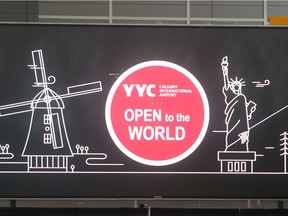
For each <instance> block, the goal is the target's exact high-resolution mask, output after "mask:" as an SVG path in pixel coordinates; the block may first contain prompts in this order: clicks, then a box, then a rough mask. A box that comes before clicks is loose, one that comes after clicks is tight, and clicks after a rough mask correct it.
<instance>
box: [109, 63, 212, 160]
mask: <svg viewBox="0 0 288 216" xmlns="http://www.w3.org/2000/svg"><path fill="white" fill-rule="evenodd" d="M171 64H172V63H171ZM195 80H196V79H194V80H191V79H190V78H189V77H187V75H186V74H184V73H183V72H180V71H179V68H178V67H170V64H168V66H166V64H162V62H161V64H155V63H153V64H152V65H150V66H149V64H148V66H147V65H146V64H145V66H143V67H139V68H136V69H135V70H133V72H131V71H130V72H129V74H128V75H126V76H125V77H124V78H123V79H122V80H121V81H120V82H118V83H117V86H116V88H114V92H113V95H112V96H111V101H110V104H109V106H110V110H109V111H108V115H109V118H110V123H111V128H112V130H113V133H114V137H115V136H116V139H117V142H120V145H121V150H123V149H124V150H125V152H126V153H127V152H128V153H129V155H135V156H136V158H141V159H143V160H144V161H146V160H147V161H155V162H156V164H157V162H159V161H169V160H173V159H174V158H177V157H179V156H180V155H183V154H185V152H187V151H190V152H189V154H191V153H192V151H191V148H193V151H194V150H195V148H197V146H198V145H199V144H200V143H199V142H201V140H200V141H199V140H198V139H199V136H200V134H202V135H201V136H202V138H203V137H204V135H203V133H204V134H205V132H206V129H207V125H208V123H207V122H208V120H207V107H205V106H208V102H207V103H206V100H205V99H206V98H204V100H203V92H204V91H201V90H202V89H200V91H199V83H198V81H197V80H196V83H195ZM204 94H205V93H204ZM205 97H206V95H205ZM106 117H107V116H106ZM205 122H206V123H207V124H206V126H204V125H205ZM203 128H204V130H205V132H203ZM202 138H201V139H202ZM195 143H196V144H195ZM193 145H197V146H194V147H193ZM118 147H119V145H118ZM130 153H131V154H130ZM129 155H128V156H129ZM186 156H187V155H185V157H186ZM140 162H142V161H140ZM144 163H145V162H144ZM164 164H165V163H164ZM150 165H153V162H152V163H150Z"/></svg>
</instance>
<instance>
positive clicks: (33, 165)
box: [0, 50, 106, 172]
mask: <svg viewBox="0 0 288 216" xmlns="http://www.w3.org/2000/svg"><path fill="white" fill-rule="evenodd" d="M32 60H33V64H32V65H28V67H29V68H30V69H32V70H33V71H34V75H35V82H34V84H33V85H32V87H37V88H41V90H40V92H39V93H38V94H36V96H35V97H34V98H33V99H32V100H28V101H23V102H18V103H12V104H7V105H2V106H0V117H4V116H11V115H16V114H21V113H26V112H31V119H30V125H29V130H28V134H27V137H26V141H25V145H24V149H23V152H22V155H21V157H27V168H28V170H27V171H28V172H30V171H43V170H45V171H48V172H49V171H53V172H55V171H64V172H67V171H68V158H69V157H74V153H73V151H72V148H71V145H70V141H69V138H68V134H67V130H66V125H65V120H64V113H63V110H64V109H65V105H64V102H63V99H65V98H70V97H76V96H82V95H87V94H92V93H96V92H101V91H102V83H101V81H97V82H89V83H84V84H80V85H74V86H69V87H67V93H65V94H62V95H58V94H57V93H56V92H55V91H53V90H52V89H51V88H50V85H52V84H54V83H55V82H56V78H55V77H54V76H49V77H47V76H46V71H45V65H44V60H43V53H42V50H34V51H32ZM98 154H99V156H100V157H102V158H104V159H105V158H106V157H104V156H105V154H104V153H98ZM11 163H13V162H11Z"/></svg>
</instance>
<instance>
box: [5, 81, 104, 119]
mask: <svg viewBox="0 0 288 216" xmlns="http://www.w3.org/2000/svg"><path fill="white" fill-rule="evenodd" d="M67 91H68V93H66V94H62V95H59V97H60V98H61V99H64V98H69V97H76V96H81V95H86V94H92V93H96V92H101V91H102V83H101V81H96V82H90V83H84V84H80V85H74V86H69V87H68V88H67ZM51 100H54V99H53V98H51ZM38 102H44V100H43V99H40V100H39V101H38ZM31 103H32V100H29V101H23V102H19V103H12V104H7V105H3V106H0V117H2V116H10V115H16V114H20V113H25V112H30V111H32V110H33V109H32V108H31Z"/></svg>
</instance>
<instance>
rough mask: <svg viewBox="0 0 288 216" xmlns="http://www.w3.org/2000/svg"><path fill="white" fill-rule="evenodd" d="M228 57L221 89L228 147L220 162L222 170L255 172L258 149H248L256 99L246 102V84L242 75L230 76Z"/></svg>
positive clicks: (220, 152)
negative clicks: (254, 165)
mask: <svg viewBox="0 0 288 216" xmlns="http://www.w3.org/2000/svg"><path fill="white" fill-rule="evenodd" d="M228 65H229V63H228V57H227V56H225V57H224V58H223V59H222V62H221V66H222V71H223V78H224V86H223V89H222V92H223V94H224V97H225V104H226V108H225V111H224V114H225V116H226V117H225V125H226V130H225V133H226V136H225V146H226V147H225V151H219V152H218V160H219V161H220V162H221V172H224V171H228V172H251V173H252V172H253V162H254V161H255V160H256V152H255V151H249V132H250V126H249V121H250V119H251V118H252V113H253V112H254V111H255V110H256V104H255V103H254V102H253V101H249V102H247V98H246V96H245V95H244V94H243V92H242V87H243V86H245V82H244V81H243V79H239V80H238V78H237V77H236V78H235V79H232V78H229V75H228Z"/></svg>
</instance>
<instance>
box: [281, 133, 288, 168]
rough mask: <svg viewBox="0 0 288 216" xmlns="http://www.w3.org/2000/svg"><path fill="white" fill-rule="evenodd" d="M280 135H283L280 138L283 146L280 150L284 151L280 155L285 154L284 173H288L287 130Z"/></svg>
mask: <svg viewBox="0 0 288 216" xmlns="http://www.w3.org/2000/svg"><path fill="white" fill-rule="evenodd" d="M280 137H282V138H281V139H280V141H281V144H280V147H282V148H281V149H280V151H281V152H282V153H281V154H280V156H283V160H284V173H287V167H286V161H287V155H288V133H287V132H286V131H285V132H284V133H282V134H280Z"/></svg>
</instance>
